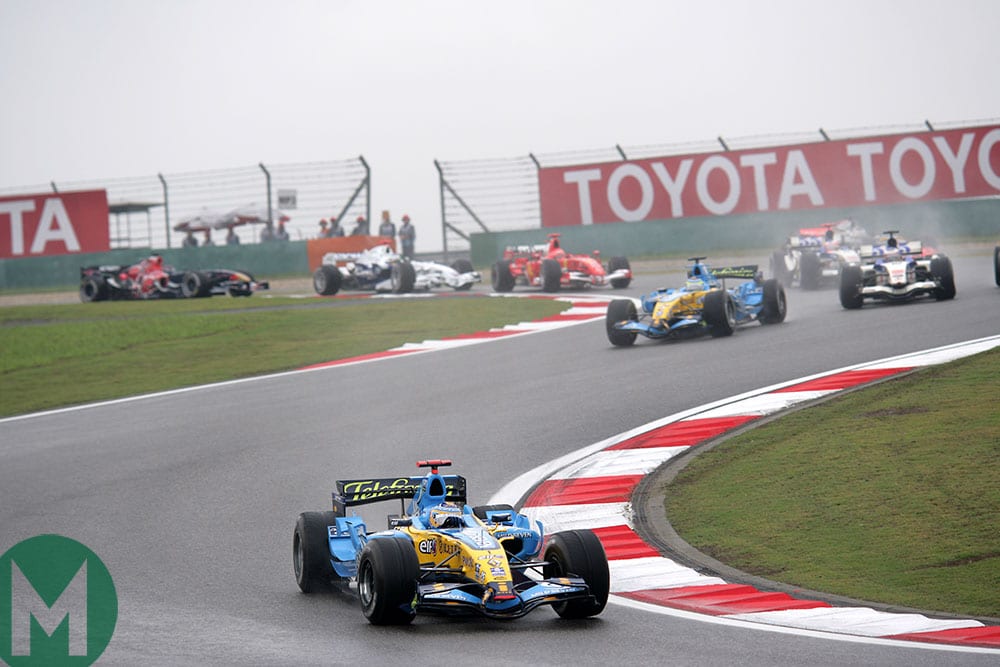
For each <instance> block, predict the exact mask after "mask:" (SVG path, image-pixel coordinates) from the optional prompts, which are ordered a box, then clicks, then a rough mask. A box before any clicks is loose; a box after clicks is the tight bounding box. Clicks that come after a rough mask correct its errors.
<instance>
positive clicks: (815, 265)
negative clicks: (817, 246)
mask: <svg viewBox="0 0 1000 667" xmlns="http://www.w3.org/2000/svg"><path fill="white" fill-rule="evenodd" d="M822 271H823V267H822V265H821V263H820V261H819V255H817V254H816V253H814V252H804V253H802V257H801V258H800V259H799V284H800V285H801V286H802V289H819V280H820V275H821V274H822Z"/></svg>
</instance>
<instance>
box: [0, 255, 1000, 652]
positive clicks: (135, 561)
mask: <svg viewBox="0 0 1000 667" xmlns="http://www.w3.org/2000/svg"><path fill="white" fill-rule="evenodd" d="M760 261H762V262H764V263H765V264H766V258H760ZM953 261H954V262H955V271H956V281H957V285H958V298H956V299H955V300H954V301H950V302H943V303H936V302H934V301H932V300H930V301H926V302H921V303H914V304H910V305H906V306H879V305H875V306H869V305H866V306H865V307H864V308H863V309H862V310H861V311H852V312H848V311H844V310H843V309H842V308H841V307H840V305H839V302H838V299H837V295H836V291H835V290H823V291H817V292H803V291H801V290H798V289H790V290H789V291H788V301H789V316H788V320H787V321H786V323H785V324H782V325H780V326H774V327H761V326H758V325H752V326H750V327H748V328H743V329H740V330H738V331H737V333H736V334H735V335H734V336H733V337H732V338H729V339H721V340H713V339H708V338H706V339H699V340H691V341H683V342H678V343H665V344H664V343H650V342H648V341H644V340H643V339H640V341H639V342H638V343H637V344H636V346H635V347H633V348H630V349H614V348H612V347H611V346H610V345H609V344H608V342H607V339H606V338H605V334H604V324H603V322H594V323H588V324H582V325H579V326H574V327H570V328H567V329H561V330H558V331H554V332H550V333H542V334H536V335H530V336H524V337H519V338H513V339H507V340H501V341H496V342H492V343H489V344H484V345H477V346H471V347H465V348H459V349H453V350H448V351H443V352H435V353H431V354H418V355H411V356H407V357H403V358H397V359H391V360H383V361H378V362H375V363H368V364H361V365H355V366H346V367H337V368H331V369H327V370H321V371H315V372H310V373H304V374H296V375H285V376H278V377H272V378H268V379H262V380H258V381H253V382H245V383H240V384H234V385H228V386H222V387H215V388H204V389H199V390H195V391H190V392H183V393H176V394H172V395H165V396H159V397H153V398H147V399H142V400H138V401H133V402H127V403H118V404H110V405H104V406H96V407H92V408H88V409H84V410H78V411H72V412H65V413H60V414H52V415H47V416H39V417H33V418H28V419H15V420H7V421H3V422H0V552H3V551H6V549H8V548H9V547H10V546H12V545H13V544H15V543H17V542H18V541H20V540H22V539H25V538H27V537H30V536H33V535H36V534H39V533H59V534H62V535H66V536H68V537H72V538H74V539H76V540H79V541H81V542H83V543H84V544H86V545H87V546H89V547H90V548H91V549H93V550H94V551H95V552H96V553H97V554H98V555H99V556H100V557H101V558H102V559H103V560H104V562H105V563H106V564H107V566H108V568H109V569H110V571H111V574H112V576H113V577H114V579H115V583H116V586H117V589H118V596H119V620H118V626H117V630H116V633H115V636H114V638H113V640H112V643H111V645H110V646H109V648H108V649H107V651H106V652H105V654H104V656H103V657H102V659H101V661H100V663H99V664H123V665H134V664H162V665H182V664H191V665H203V664H219V665H221V664H277V665H303V664H359V663H362V662H370V661H374V662H376V663H378V664H385V665H389V664H415V663H416V664H418V663H423V662H438V661H440V660H441V659H442V658H441V656H442V653H443V654H445V655H451V656H453V658H451V659H450V660H457V661H458V662H460V663H466V664H468V663H472V662H474V661H478V660H479V659H480V658H482V659H485V660H488V661H490V662H493V661H504V662H507V661H517V662H520V661H523V660H528V661H530V662H531V663H532V664H568V663H576V664H578V665H584V664H587V665H589V664H659V665H662V664H684V665H690V664H698V665H732V664H743V665H774V664H797V665H844V664H870V665H876V664H877V665H907V666H910V667H912V666H920V665H928V666H929V665H940V664H945V663H947V664H949V665H987V664H990V665H995V664H996V659H997V658H996V654H995V653H993V654H983V653H971V652H961V651H959V650H949V649H937V650H931V649H924V648H917V647H913V646H912V645H909V644H901V643H887V642H881V643H879V642H875V643H859V642H853V641H834V640H831V639H828V638H825V637H811V636H802V635H795V634H786V633H780V632H774V631H768V629H764V628H762V629H759V630H757V629H750V628H747V627H731V626H726V625H719V624H713V623H706V622H701V621H698V620H692V619H688V618H681V617H673V616H663V615H658V614H652V613H648V612H645V611H642V610H638V609H633V608H630V607H625V606H621V605H617V604H609V606H608V608H607V609H606V611H605V612H604V614H603V615H601V616H600V617H598V618H596V619H591V620H586V621H579V622H567V621H561V620H560V619H558V617H557V616H556V615H555V614H554V613H553V612H552V611H551V610H549V609H541V610H539V611H536V612H534V613H533V614H531V615H529V616H527V617H525V618H523V619H520V620H517V621H513V622H496V621H484V620H480V619H475V618H473V619H465V620H448V619H438V618H433V617H420V618H418V619H417V621H416V622H415V623H414V624H413V625H412V626H410V627H406V628H376V627H373V626H370V625H369V624H368V623H367V622H366V621H365V620H364V617H363V616H362V615H361V612H360V609H359V605H358V602H357V600H356V598H355V597H354V596H353V593H348V594H346V595H324V596H314V597H307V596H304V595H301V594H300V593H299V592H298V590H297V588H296V586H295V582H294V579H293V576H292V572H291V558H290V551H291V531H292V527H293V525H294V521H295V517H296V516H297V514H298V513H299V512H301V511H303V510H312V509H326V508H327V506H328V504H329V492H330V490H331V489H332V487H333V480H335V479H337V478H348V477H363V476H368V475H371V476H389V475H395V474H415V473H416V468H415V467H414V465H413V462H414V461H415V460H417V459H418V458H426V457H447V458H451V459H453V460H454V461H455V467H454V468H453V471H454V472H457V473H460V474H463V475H465V476H466V477H467V478H468V480H469V489H470V501H471V502H473V503H476V502H484V501H485V500H486V499H488V498H489V497H490V496H491V495H492V494H493V493H494V492H495V491H497V490H498V489H499V488H500V487H501V486H503V485H504V483H506V482H507V481H509V480H510V479H513V478H514V477H516V476H517V475H519V474H521V473H523V472H525V471H527V470H529V469H531V468H534V467H535V466H537V465H540V464H542V463H544V462H546V461H549V460H551V459H554V458H556V457H558V456H561V455H563V454H566V453H567V452H570V451H573V450H576V449H578V448H580V447H583V446H586V445H589V444H592V443H594V442H596V441H598V440H601V439H603V438H606V437H609V436H611V435H613V434H616V433H619V432H621V431H624V430H627V429H629V428H632V427H634V426H637V425H640V424H644V423H646V422H649V421H652V420H654V419H657V418H660V417H663V416H666V415H668V414H671V413H674V412H678V411H680V410H684V409H687V408H691V407H694V406H696V405H700V404H703V403H707V402H710V401H714V400H718V399H722V398H725V397H727V396H731V395H734V394H738V393H742V392H745V391H749V390H751V389H755V388H758V387H762V386H765V385H770V384H773V383H777V382H781V381H785V380H789V379H792V378H795V377H800V376H804V375H809V374H813V373H817V372H820V371H824V370H828V369H831V368H837V367H841V366H845V365H848V364H854V363H860V362H864V361H869V360H873V359H878V358H882V357H887V356H891V355H896V354H900V353H904V352H910V351H916V350H921V349H926V348H930V347H936V346H939V345H944V344H948V343H953V342H957V341H962V340H968V339H973V338H978V337H982V336H987V335H992V334H995V333H997V331H1000V288H998V287H996V286H995V285H994V284H993V273H992V265H991V256H990V255H988V254H986V253H985V252H982V253H976V254H968V255H959V256H953ZM678 279H679V275H677V274H658V275H650V274H647V275H640V276H639V277H638V278H637V279H636V280H635V282H634V283H633V285H632V286H631V287H630V288H629V289H628V290H625V294H627V295H629V296H638V295H639V294H641V293H642V292H644V291H648V290H649V289H651V288H653V287H657V286H660V285H673V284H675V283H676V282H677V280H678ZM331 335H335V334H334V332H331ZM510 500H511V501H515V500H516V499H510ZM371 519H372V523H373V524H374V525H375V526H376V527H381V525H383V524H382V521H384V517H383V516H382V515H375V516H373V517H371Z"/></svg>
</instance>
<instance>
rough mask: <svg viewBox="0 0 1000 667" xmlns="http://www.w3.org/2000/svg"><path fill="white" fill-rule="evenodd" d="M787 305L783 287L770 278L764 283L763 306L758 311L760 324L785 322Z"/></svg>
mask: <svg viewBox="0 0 1000 667" xmlns="http://www.w3.org/2000/svg"><path fill="white" fill-rule="evenodd" d="M787 311H788V303H787V301H786V300H785V288H784V286H783V285H782V284H781V283H780V282H778V281H777V280H775V279H774V278H770V279H768V280H765V281H764V306H763V308H761V311H760V323H761V324H779V323H781V322H784V321H785V314H786V312H787Z"/></svg>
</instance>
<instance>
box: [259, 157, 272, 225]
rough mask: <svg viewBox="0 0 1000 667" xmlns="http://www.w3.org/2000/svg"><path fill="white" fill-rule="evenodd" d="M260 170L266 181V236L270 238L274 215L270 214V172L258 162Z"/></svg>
mask: <svg viewBox="0 0 1000 667" xmlns="http://www.w3.org/2000/svg"><path fill="white" fill-rule="evenodd" d="M258 166H260V170H261V171H263V172H264V177H265V180H266V181H267V235H268V237H270V236H271V232H272V231H273V230H274V220H273V217H274V214H273V213H271V172H269V171H268V170H267V167H265V166H264V163H263V162H259V163H258Z"/></svg>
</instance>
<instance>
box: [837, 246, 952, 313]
mask: <svg viewBox="0 0 1000 667" xmlns="http://www.w3.org/2000/svg"><path fill="white" fill-rule="evenodd" d="M898 233H899V232H898V231H896V230H891V231H887V232H884V234H885V235H886V237H885V239H884V241H883V243H882V244H880V245H868V246H862V248H861V251H860V254H861V262H860V263H857V264H850V265H848V266H845V267H844V270H843V271H842V272H841V274H840V305H842V306H843V307H844V308H848V309H852V310H853V309H856V308H861V306H863V305H864V302H865V299H872V300H876V301H890V302H902V301H910V300H912V299H916V298H918V297H921V296H933V297H934V298H935V299H937V300H938V301H945V300H948V299H953V298H954V297H955V274H954V271H953V269H952V266H951V260H950V259H948V258H947V257H946V256H945V255H942V254H939V253H937V252H935V251H933V250H931V249H929V248H926V247H924V246H923V245H922V244H921V243H920V241H909V242H907V241H904V240H902V239H900V238H897V237H896V234H898Z"/></svg>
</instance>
